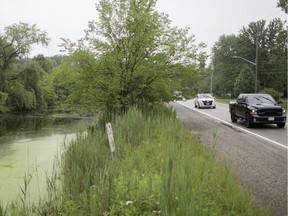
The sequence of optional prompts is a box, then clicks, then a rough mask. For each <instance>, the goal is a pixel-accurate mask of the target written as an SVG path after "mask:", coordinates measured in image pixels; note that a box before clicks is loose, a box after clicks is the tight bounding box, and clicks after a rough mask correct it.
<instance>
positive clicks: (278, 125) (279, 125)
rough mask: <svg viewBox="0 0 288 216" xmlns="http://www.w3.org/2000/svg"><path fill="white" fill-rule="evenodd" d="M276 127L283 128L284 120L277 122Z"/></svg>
mask: <svg viewBox="0 0 288 216" xmlns="http://www.w3.org/2000/svg"><path fill="white" fill-rule="evenodd" d="M277 127H278V128H284V127H285V122H284V123H277Z"/></svg>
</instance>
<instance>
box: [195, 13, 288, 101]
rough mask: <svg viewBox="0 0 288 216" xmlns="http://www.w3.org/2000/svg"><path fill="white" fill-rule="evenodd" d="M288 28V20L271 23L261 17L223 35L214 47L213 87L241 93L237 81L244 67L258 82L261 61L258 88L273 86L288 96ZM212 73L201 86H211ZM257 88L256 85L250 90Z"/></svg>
mask: <svg viewBox="0 0 288 216" xmlns="http://www.w3.org/2000/svg"><path fill="white" fill-rule="evenodd" d="M285 28H286V27H285V22H284V21H281V20H280V19H274V20H272V21H271V22H269V23H267V22H266V21H265V20H261V21H258V22H251V23H250V24H249V26H248V27H243V28H242V29H241V30H240V31H239V34H238V35H222V36H221V37H220V38H219V40H218V41H217V42H216V43H215V45H214V47H213V49H212V68H211V71H212V75H211V76H213V90H212V91H213V92H214V93H216V94H217V95H221V94H227V93H230V94H232V95H233V94H235V93H236V92H237V93H238V91H237V90H236V89H235V87H236V86H235V82H236V80H237V79H238V80H239V76H240V73H241V71H242V69H244V67H247V66H248V67H250V68H251V71H253V75H251V77H252V78H253V80H254V83H255V73H256V72H255V71H256V68H255V64H257V68H258V70H257V75H258V76H257V91H258V92H259V91H261V90H262V89H263V88H271V89H274V90H276V91H278V92H281V93H282V94H283V95H284V96H287V40H286V39H287V31H286V29H285ZM256 56H257V58H256ZM256 60H257V61H256ZM249 61H250V62H249ZM211 76H209V77H206V81H203V84H202V86H201V87H200V90H207V89H209V88H210V82H209V81H210V80H211ZM243 85H244V84H243ZM254 91H255V88H254V89H252V90H250V92H254ZM234 96H237V95H234Z"/></svg>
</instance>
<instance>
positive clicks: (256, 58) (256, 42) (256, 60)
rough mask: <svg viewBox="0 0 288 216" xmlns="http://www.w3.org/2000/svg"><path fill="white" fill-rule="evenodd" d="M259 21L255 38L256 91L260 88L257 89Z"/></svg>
mask: <svg viewBox="0 0 288 216" xmlns="http://www.w3.org/2000/svg"><path fill="white" fill-rule="evenodd" d="M258 29H259V28H258V22H257V24H256V38H255V44H256V45H255V46H256V54H255V56H256V57H255V89H254V91H255V93H257V91H258V89H257V84H258V82H257V81H258V57H259V56H258V55H259V52H258V47H259V35H258Z"/></svg>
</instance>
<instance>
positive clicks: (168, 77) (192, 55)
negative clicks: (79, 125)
mask: <svg viewBox="0 0 288 216" xmlns="http://www.w3.org/2000/svg"><path fill="white" fill-rule="evenodd" d="M155 4H156V0H141V1H139V0H132V1H131V0H120V1H119V0H101V1H100V2H99V3H98V4H97V5H96V9H97V12H98V15H99V19H98V21H91V22H89V27H88V29H87V30H86V37H85V38H83V39H81V40H79V43H78V44H75V43H72V42H70V41H69V40H67V39H63V42H64V43H63V47H64V48H65V49H66V50H69V51H70V53H71V58H70V66H71V67H72V68H73V70H74V73H75V74H79V76H78V78H77V79H78V80H77V82H76V83H77V86H78V87H79V88H77V89H75V88H74V90H73V92H71V95H70V99H71V100H70V102H71V101H78V104H79V101H80V102H83V101H86V104H87V102H88V101H89V104H90V106H94V107H98V108H104V109H115V108H116V109H122V108H124V109H125V108H127V107H129V106H130V105H132V104H135V103H138V102H139V101H142V100H145V101H147V102H152V103H153V102H163V101H170V100H171V99H172V98H173V91H174V90H176V89H177V88H179V87H181V82H182V81H183V80H185V79H197V77H198V76H199V74H200V73H201V64H202V65H203V64H204V63H205V60H206V54H205V53H204V52H202V51H201V48H202V47H204V44H199V45H196V44H195V37H194V36H193V35H189V30H188V29H179V28H176V27H170V24H171V21H170V20H169V18H168V15H165V14H163V13H159V12H157V11H156V10H155Z"/></svg>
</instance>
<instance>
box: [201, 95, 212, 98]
mask: <svg viewBox="0 0 288 216" xmlns="http://www.w3.org/2000/svg"><path fill="white" fill-rule="evenodd" d="M198 97H199V98H213V97H212V95H211V94H199V95H198Z"/></svg>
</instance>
